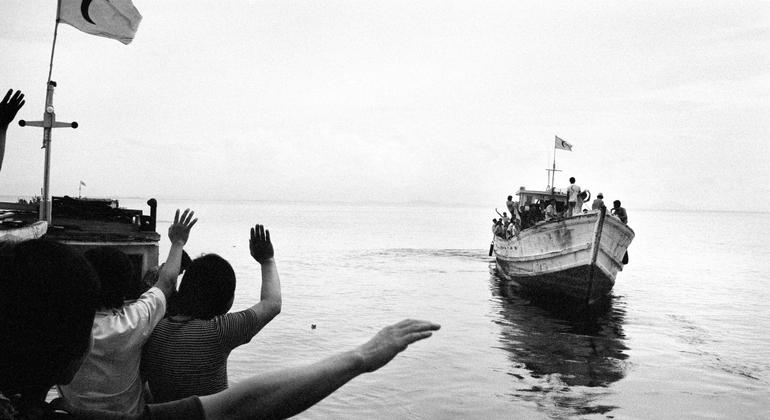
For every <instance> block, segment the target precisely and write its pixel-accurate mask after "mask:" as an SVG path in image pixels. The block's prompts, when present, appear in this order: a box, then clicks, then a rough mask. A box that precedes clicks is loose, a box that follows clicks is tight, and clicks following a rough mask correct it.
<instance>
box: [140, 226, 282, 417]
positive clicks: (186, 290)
mask: <svg viewBox="0 0 770 420" xmlns="http://www.w3.org/2000/svg"><path fill="white" fill-rule="evenodd" d="M249 251H250V252H251V256H252V258H254V260H255V261H256V262H257V263H259V265H260V266H261V271H262V289H261V297H260V300H259V302H257V303H256V304H255V305H254V306H252V307H250V308H248V309H246V310H243V311H240V312H233V313H228V312H227V311H229V310H230V308H231V307H232V306H233V300H234V297H235V272H234V271H233V268H232V266H230V264H229V263H228V262H227V261H226V260H225V259H224V258H222V257H220V256H219V255H216V254H207V255H204V256H202V257H198V258H196V259H195V260H193V261H192V263H191V264H190V266H189V267H188V268H187V270H186V271H185V274H184V277H183V278H182V282H181V284H180V286H179V291H178V292H177V293H176V294H175V295H174V296H173V297H172V299H171V301H170V302H169V316H168V317H166V318H165V319H163V320H162V321H160V323H159V324H158V326H157V327H156V328H155V331H153V333H152V336H151V337H150V339H149V341H147V344H146V345H145V347H144V350H143V355H142V376H143V377H144V378H145V379H147V384H148V385H149V388H150V393H151V394H152V397H153V402H167V401H173V400H178V399H181V398H185V397H189V396H192V395H198V396H202V395H210V394H215V393H217V392H219V391H223V390H225V389H227V358H228V356H230V352H231V351H232V350H233V349H234V348H236V347H238V346H240V345H242V344H246V343H248V342H249V341H251V339H252V338H253V337H254V336H255V335H256V334H257V333H258V332H259V331H261V330H262V328H264V327H265V325H267V324H268V323H269V322H270V321H272V320H273V318H275V317H276V316H277V315H278V314H279V313H281V283H280V280H279V279H278V269H277V268H276V265H275V258H274V255H275V253H274V251H273V244H272V242H271V241H270V231H268V230H265V228H264V226H262V225H256V226H255V227H253V228H251V236H250V238H249Z"/></svg>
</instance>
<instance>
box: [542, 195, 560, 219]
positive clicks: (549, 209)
mask: <svg viewBox="0 0 770 420" xmlns="http://www.w3.org/2000/svg"><path fill="white" fill-rule="evenodd" d="M557 217H558V214H557V213H556V205H555V204H554V201H553V200H548V205H547V206H546V207H545V221H546V222H548V221H551V220H554V219H556V218H557Z"/></svg>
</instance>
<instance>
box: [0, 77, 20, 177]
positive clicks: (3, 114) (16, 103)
mask: <svg viewBox="0 0 770 420" xmlns="http://www.w3.org/2000/svg"><path fill="white" fill-rule="evenodd" d="M11 93H13V89H9V90H8V93H6V94H5V97H4V98H3V100H2V101H0V169H2V167H3V158H4V157H5V135H6V131H8V124H10V123H11V121H13V119H14V118H15V117H16V113H17V112H19V110H20V109H21V107H23V106H24V94H23V93H21V91H18V90H17V91H16V93H14V94H13V96H11Z"/></svg>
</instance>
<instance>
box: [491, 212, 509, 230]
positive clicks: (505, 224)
mask: <svg viewBox="0 0 770 420" xmlns="http://www.w3.org/2000/svg"><path fill="white" fill-rule="evenodd" d="M495 213H497V215H498V216H500V223H502V224H503V229H507V228H508V224H509V223H511V218H510V217H508V213H507V212H503V214H500V212H499V211H498V210H497V207H495Z"/></svg>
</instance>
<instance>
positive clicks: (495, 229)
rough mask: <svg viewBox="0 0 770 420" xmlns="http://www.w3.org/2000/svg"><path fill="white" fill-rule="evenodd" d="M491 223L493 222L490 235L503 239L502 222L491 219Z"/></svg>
mask: <svg viewBox="0 0 770 420" xmlns="http://www.w3.org/2000/svg"><path fill="white" fill-rule="evenodd" d="M492 222H494V225H493V226H492V233H493V234H494V235H495V236H499V237H501V238H503V237H505V228H504V227H503V220H502V219H500V220H498V219H492Z"/></svg>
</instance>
